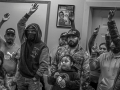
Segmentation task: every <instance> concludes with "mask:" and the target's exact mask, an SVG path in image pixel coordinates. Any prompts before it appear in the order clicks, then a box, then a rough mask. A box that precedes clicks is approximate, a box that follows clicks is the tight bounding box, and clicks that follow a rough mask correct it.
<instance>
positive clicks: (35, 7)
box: [28, 3, 39, 15]
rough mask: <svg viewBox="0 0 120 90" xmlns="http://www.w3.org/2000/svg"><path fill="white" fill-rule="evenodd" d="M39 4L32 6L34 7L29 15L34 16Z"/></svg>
mask: <svg viewBox="0 0 120 90" xmlns="http://www.w3.org/2000/svg"><path fill="white" fill-rule="evenodd" d="M38 6H39V5H38V4H37V3H34V4H32V7H31V8H30V11H29V13H28V14H29V15H32V14H33V13H34V12H35V11H36V10H37V9H38Z"/></svg>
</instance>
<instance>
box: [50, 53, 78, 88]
mask: <svg viewBox="0 0 120 90" xmlns="http://www.w3.org/2000/svg"><path fill="white" fill-rule="evenodd" d="M60 61H61V62H60V66H59V70H57V71H56V72H55V73H53V74H52V75H50V76H48V83H49V84H50V85H53V87H52V88H51V90H79V89H80V77H79V74H78V73H77V72H76V70H75V69H74V68H73V66H72V65H73V58H72V57H71V56H70V55H65V56H63V57H62V58H61V60H60Z"/></svg>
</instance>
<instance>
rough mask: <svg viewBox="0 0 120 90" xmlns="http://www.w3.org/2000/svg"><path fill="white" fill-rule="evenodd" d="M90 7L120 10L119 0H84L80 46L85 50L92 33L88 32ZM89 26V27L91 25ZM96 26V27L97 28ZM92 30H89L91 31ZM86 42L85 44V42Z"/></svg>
mask: <svg viewBox="0 0 120 90" xmlns="http://www.w3.org/2000/svg"><path fill="white" fill-rule="evenodd" d="M92 7H94V8H95V7H119V8H120V0H86V1H85V3H84V12H83V23H82V39H81V42H82V43H81V46H82V47H83V48H86V46H87V44H88V40H89V37H90V36H91V34H89V33H92V31H91V32H90V28H89V27H90V26H89V25H90V23H92V22H90V18H92V17H91V12H92V11H91V8H92ZM92 24H96V23H92ZM92 24H91V25H92ZM97 26H98V25H96V27H97ZM94 28H95V27H94ZM94 28H91V30H93V29H94ZM86 41H87V42H86Z"/></svg>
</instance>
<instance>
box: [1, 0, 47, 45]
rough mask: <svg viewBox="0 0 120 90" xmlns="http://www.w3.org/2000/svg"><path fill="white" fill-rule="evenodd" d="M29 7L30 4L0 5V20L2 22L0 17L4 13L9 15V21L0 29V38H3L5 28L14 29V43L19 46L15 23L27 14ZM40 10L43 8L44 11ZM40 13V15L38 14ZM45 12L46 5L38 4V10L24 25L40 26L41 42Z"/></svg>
mask: <svg viewBox="0 0 120 90" xmlns="http://www.w3.org/2000/svg"><path fill="white" fill-rule="evenodd" d="M31 5H32V3H4V2H2V3H0V11H1V12H0V20H2V17H3V16H4V14H5V13H10V18H9V20H8V21H7V22H5V23H4V24H3V26H2V27H1V30H0V31H1V32H0V35H1V37H4V34H5V30H6V29H7V28H14V29H15V30H16V40H15V42H16V43H17V44H18V45H20V41H19V37H18V33H17V23H18V21H19V20H20V19H21V18H22V17H23V16H24V15H25V14H26V13H27V12H29V10H30V8H31ZM6 6H7V7H6ZM42 8H44V10H43V9H42ZM42 10H43V11H42ZM41 11H42V13H41V14H40V12H41ZM46 12H47V4H39V8H38V10H37V11H36V12H35V13H34V14H33V15H32V16H31V17H30V18H29V19H28V21H27V23H26V26H27V25H28V24H30V23H37V24H39V25H40V28H41V29H42V33H43V37H42V40H44V34H45V24H46V23H45V22H46ZM35 17H37V18H35ZM41 21H42V22H41Z"/></svg>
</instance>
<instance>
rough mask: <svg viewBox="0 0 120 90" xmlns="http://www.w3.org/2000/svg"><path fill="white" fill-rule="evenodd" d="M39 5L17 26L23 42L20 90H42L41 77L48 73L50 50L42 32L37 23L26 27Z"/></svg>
mask: <svg viewBox="0 0 120 90" xmlns="http://www.w3.org/2000/svg"><path fill="white" fill-rule="evenodd" d="M38 6H39V5H38V4H37V3H35V4H33V5H32V7H31V9H30V11H29V12H28V13H26V14H25V15H24V16H23V18H22V19H20V21H19V22H18V24H17V28H18V33H19V39H20V42H21V52H20V53H21V55H20V61H19V66H18V78H16V79H17V80H16V81H17V88H18V90H42V84H41V82H40V76H43V75H44V74H45V73H46V72H47V71H48V65H49V64H50V61H49V49H48V47H47V45H46V44H45V43H44V42H43V41H42V40H41V37H42V30H41V29H40V27H39V25H38V24H36V23H32V24H29V25H28V26H26V22H27V21H28V19H29V17H30V16H31V15H32V14H33V13H34V12H35V11H36V10H37V9H38Z"/></svg>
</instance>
